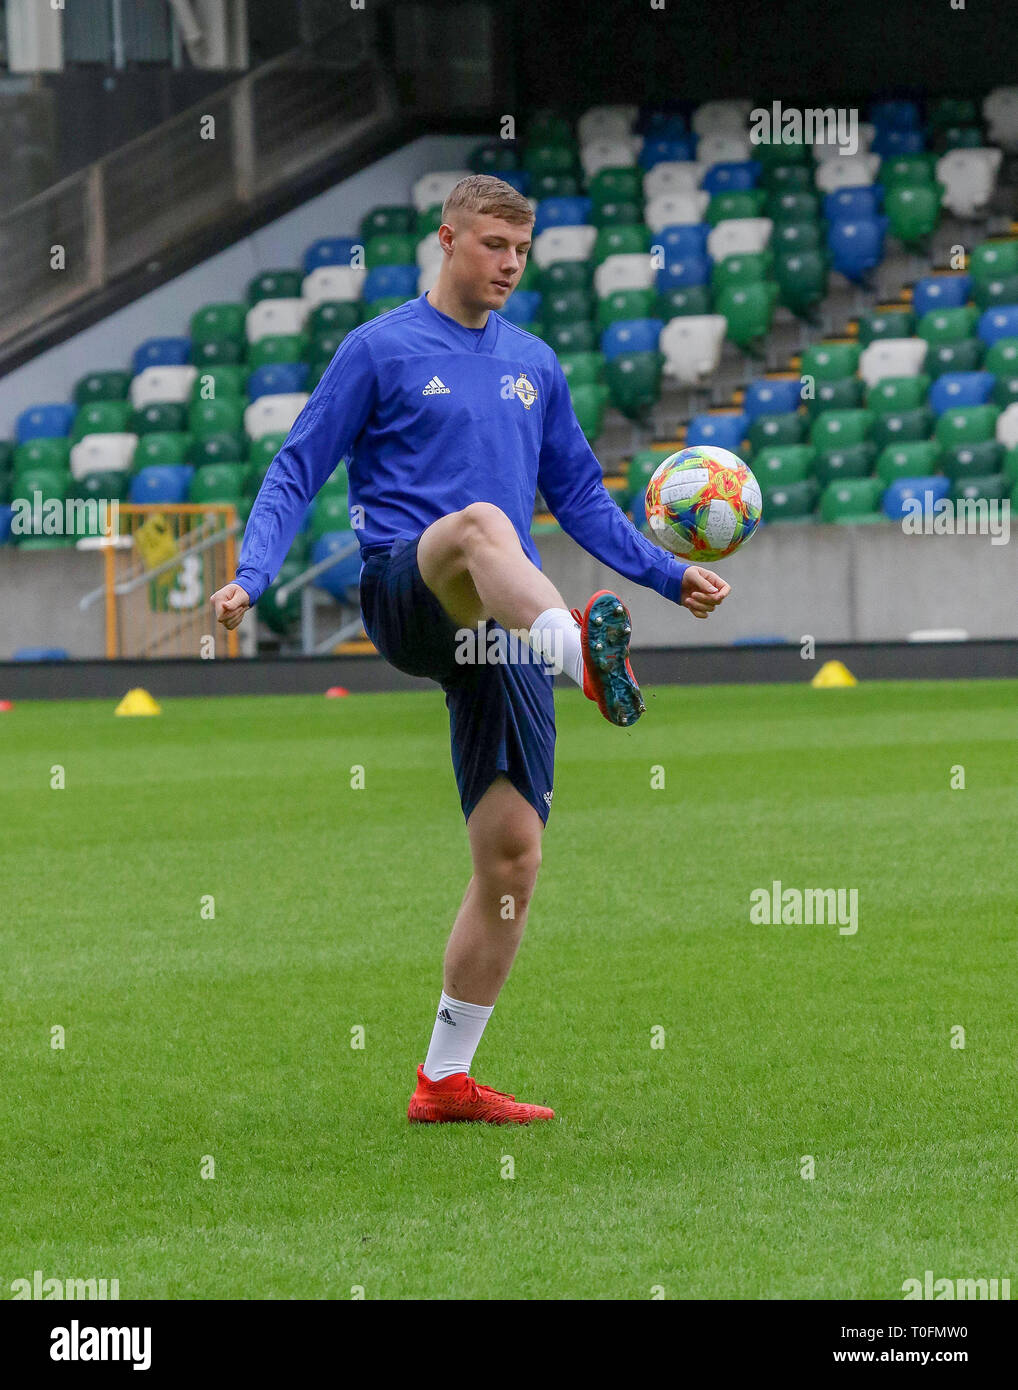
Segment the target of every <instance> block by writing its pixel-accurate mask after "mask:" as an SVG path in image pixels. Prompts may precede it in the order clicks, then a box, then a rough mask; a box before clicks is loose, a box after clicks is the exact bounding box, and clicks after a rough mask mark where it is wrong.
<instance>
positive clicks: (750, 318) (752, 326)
mask: <svg viewBox="0 0 1018 1390" xmlns="http://www.w3.org/2000/svg"><path fill="white" fill-rule="evenodd" d="M735 259H738V258H736V257H729V260H728V261H722V262H721V264H722V265H728V264H729V263H730V262H731V261H732V260H735ZM777 299H778V286H777V285H776V284H775V282H774V281H773V280H756V281H753V282H752V283H750V284H739V283H736V284H730V285H728V286H727V288H725V289H722V290H721V293H720V294H719V295H718V296H717V302H716V308H717V310H718V312H719V313H720V314H723V315H724V317H725V320H726V321H727V324H728V330H727V333H728V337H729V338H730V339H731V340H732V342H733V343H735V344H736V346H738V347H741V348H746V349H756V347H757V345H758V344H759V342H760V340H761V339H762V338H763V337H764V336H765V335H766V334H767V332H768V330H769V329H770V326H771V320H772V318H773V316H774V309H775V305H776V304H777Z"/></svg>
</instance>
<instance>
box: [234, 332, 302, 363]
mask: <svg viewBox="0 0 1018 1390" xmlns="http://www.w3.org/2000/svg"><path fill="white" fill-rule="evenodd" d="M306 351H307V338H305V336H304V335H303V333H270V334H269V335H268V336H267V337H265V338H259V339H258V341H257V342H256V343H249V344H248V349H247V359H248V365H249V367H250V369H251V371H257V369H258V368H259V367H268V366H272V365H274V364H275V363H277V362H300V361H301V360H302V359H303V357H304V353H305V352H306Z"/></svg>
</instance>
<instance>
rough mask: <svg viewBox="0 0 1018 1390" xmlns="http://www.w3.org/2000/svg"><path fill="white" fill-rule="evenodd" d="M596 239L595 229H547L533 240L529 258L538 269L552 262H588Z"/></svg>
mask: <svg viewBox="0 0 1018 1390" xmlns="http://www.w3.org/2000/svg"><path fill="white" fill-rule="evenodd" d="M596 239H597V228H596V227H549V228H548V230H547V231H544V232H542V233H541V235H540V236H539V237H535V238H534V243H533V247H532V249H531V252H530V257H531V259H532V260H533V261H534V262H535V264H536V265H537V266H538V268H539V269H544V268H545V267H546V266H549V265H551V264H552V262H553V261H589V260H590V258H591V257H592V255H593V254H594V242H595V241H596Z"/></svg>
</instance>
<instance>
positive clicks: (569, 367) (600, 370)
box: [559, 352, 605, 387]
mask: <svg viewBox="0 0 1018 1390" xmlns="http://www.w3.org/2000/svg"><path fill="white" fill-rule="evenodd" d="M559 366H560V367H561V368H562V372H563V375H564V376H565V379H566V381H567V382H568V383H569V385H570V387H572V386H596V385H597V384H598V383H600V382H603V381H604V378H605V362H604V358H603V356H602V355H601V353H599V352H563V353H561V354H560V356H559Z"/></svg>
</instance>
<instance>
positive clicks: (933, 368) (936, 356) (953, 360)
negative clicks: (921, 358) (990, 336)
mask: <svg viewBox="0 0 1018 1390" xmlns="http://www.w3.org/2000/svg"><path fill="white" fill-rule="evenodd" d="M984 352H985V347H984V344H983V343H982V341H981V340H980V339H979V338H963V339H962V340H961V342H958V343H932V344H931V345H930V350H929V352H927V354H926V361H925V363H924V364H923V371H924V372H926V373H927V375H928V376H930V377H932V378H933V379H936V378H937V377H938V376H942V375H943V374H944V372H975V371H978V370H979V368H980V367H981V366H982V362H983V354H984Z"/></svg>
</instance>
